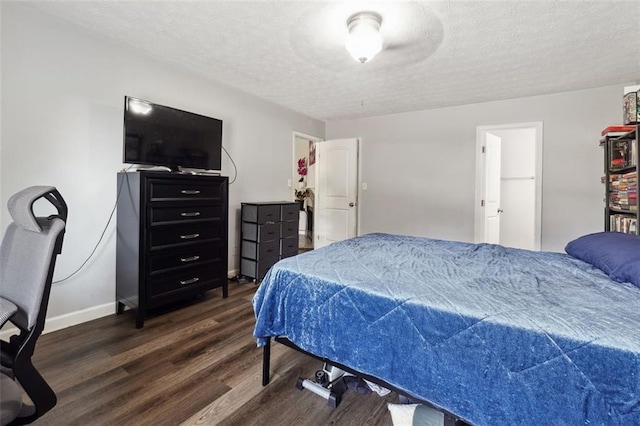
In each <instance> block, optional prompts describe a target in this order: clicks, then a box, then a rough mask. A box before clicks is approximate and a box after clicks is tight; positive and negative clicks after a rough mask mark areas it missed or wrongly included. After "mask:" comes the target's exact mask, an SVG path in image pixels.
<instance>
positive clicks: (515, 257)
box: [253, 233, 640, 426]
mask: <svg viewBox="0 0 640 426" xmlns="http://www.w3.org/2000/svg"><path fill="white" fill-rule="evenodd" d="M609 234H610V235H611V234H612V233H609ZM610 235H609V236H607V235H605V236H604V237H605V238H609V237H610ZM620 235H622V234H620ZM614 237H615V238H617V236H614ZM629 237H632V236H629ZM638 238H640V237H635V239H634V238H633V237H632V238H630V239H629V241H630V244H631V247H632V248H634V247H635V248H640V246H638V245H635V246H634V245H633V244H637V243H638V241H640V240H639V239H638ZM592 240H593V239H592ZM592 240H590V241H589V243H590V244H589V245H586V247H587V249H584V247H583V246H585V245H584V244H582V245H581V246H580V247H578V248H580V250H574V251H576V252H580V251H581V250H582V251H583V252H586V254H585V253H582V252H580V253H579V255H580V256H579V257H582V258H584V259H587V260H589V259H588V258H589V256H592V257H593V258H595V259H596V262H592V263H597V261H598V259H605V260H607V261H608V260H612V261H613V262H614V263H615V262H622V263H623V266H624V265H629V264H631V263H633V259H632V260H631V261H630V260H628V259H626V258H624V256H626V255H629V256H640V250H637V251H635V252H634V253H631V254H629V253H627V254H626V255H620V256H619V255H618V254H614V255H611V256H608V257H607V256H606V255H605V256H603V255H602V254H601V253H598V252H597V251H598V250H603V249H606V248H607V247H608V246H607V245H606V244H602V243H601V242H600V241H599V240H597V239H596V240H595V242H594V241H592ZM623 246H624V245H623ZM592 249H593V250H595V251H590V250H592ZM598 266H599V267H600V268H597V267H595V266H593V265H592V264H591V263H588V262H585V261H584V260H581V259H578V258H576V257H573V256H570V255H568V254H564V253H550V252H533V251H527V250H519V249H510V248H505V247H502V246H499V245H492V244H470V243H462V242H453V241H443V240H433V239H427V238H420V237H408V236H399V235H390V234H369V235H365V236H361V237H357V238H354V239H350V240H345V241H342V242H339V243H334V244H332V245H329V246H327V247H324V248H321V249H318V250H314V251H311V252H307V253H303V254H301V255H298V256H295V257H292V258H288V259H284V260H282V261H280V262H278V263H277V264H276V265H274V266H273V268H272V269H271V270H270V271H269V273H268V274H267V276H266V277H265V278H264V280H263V281H262V283H261V285H260V287H259V289H258V290H257V292H256V294H255V296H254V300H253V304H254V309H255V313H256V326H255V330H254V335H255V337H256V338H257V340H258V345H259V346H262V345H265V344H266V343H267V342H268V341H269V339H270V338H271V337H274V336H279V337H280V338H283V339H286V340H287V341H290V342H292V343H293V344H294V345H295V346H297V347H298V348H301V349H302V350H304V351H306V352H308V353H310V354H313V355H315V356H317V357H320V358H323V359H328V360H333V361H334V362H336V363H339V364H341V365H344V366H348V367H349V368H352V369H354V370H355V371H359V372H362V373H364V374H366V375H369V376H371V377H376V378H379V379H380V380H381V381H383V382H384V383H388V384H390V385H392V386H393V387H394V388H395V389H398V390H399V391H401V392H403V393H405V394H407V395H411V396H414V397H416V398H418V399H421V400H424V401H428V402H430V403H431V404H433V405H435V406H437V407H439V408H442V409H443V410H446V411H448V412H451V413H454V414H455V415H456V416H458V417H459V418H461V419H464V420H465V421H467V422H469V423H472V424H474V425H478V426H480V425H512V424H518V425H587V424H589V425H640V288H638V287H637V286H635V285H634V284H632V283H630V282H618V281H615V280H614V279H612V278H611V276H614V275H615V274H614V273H613V272H612V270H607V268H606V267H603V266H602V265H598ZM636 266H637V270H640V260H638V261H637V265H636ZM625 267H626V266H625ZM619 270H620V268H618V269H616V273H618V274H619ZM605 271H606V272H605ZM636 272H637V271H636V270H635V269H634V270H633V271H632V272H629V271H627V272H626V273H627V274H632V275H633V274H634V273H636ZM614 278H616V279H618V280H621V279H620V277H616V276H614ZM622 278H623V279H622V281H624V280H625V279H627V278H628V277H627V276H624V277H622ZM636 278H638V282H637V283H636V284H637V285H640V274H639V275H638V276H637V277H636V276H632V277H631V280H632V281H633V280H635V279H636Z"/></svg>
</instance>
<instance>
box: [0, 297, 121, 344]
mask: <svg viewBox="0 0 640 426" xmlns="http://www.w3.org/2000/svg"><path fill="white" fill-rule="evenodd" d="M115 312H116V302H111V303H105V304H104V305H98V306H92V307H91V308H86V309H81V310H79V311H75V312H70V313H68V314H63V315H59V316H57V317H52V318H47V319H46V320H45V323H44V330H43V331H42V334H47V333H51V332H52V331H57V330H62V329H63V328H67V327H71V326H73V325H78V324H82V323H84V322H87V321H91V320H94V319H98V318H102V317H106V316H107V315H111V314H114V313H115ZM17 332H18V330H17V329H16V328H15V327H11V328H8V329H6V330H2V331H0V338H2V339H4V340H6V339H8V338H9V337H11V336H12V335H14V334H16V333H17Z"/></svg>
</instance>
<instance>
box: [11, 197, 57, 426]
mask: <svg viewBox="0 0 640 426" xmlns="http://www.w3.org/2000/svg"><path fill="white" fill-rule="evenodd" d="M41 198H44V199H46V200H47V201H49V202H50V203H51V204H53V206H54V207H55V208H56V210H57V211H58V213H57V214H55V215H52V216H49V217H36V216H35V214H34V213H33V204H34V203H35V202H36V201H37V200H39V199H41ZM8 208H9V213H10V214H11V217H12V218H13V223H11V224H10V225H9V226H8V227H7V230H6V232H5V234H4V237H3V239H2V245H0V327H2V326H4V325H5V323H6V322H7V321H9V322H11V323H12V324H13V325H15V326H16V327H17V331H16V334H14V335H13V336H11V338H10V339H9V341H8V342H6V341H4V340H3V341H0V349H1V355H2V357H1V368H0V387H1V388H0V400H1V410H0V411H1V412H0V424H1V425H3V426H4V425H6V424H27V423H31V422H33V421H34V420H36V419H37V418H39V417H40V416H42V415H43V414H44V413H46V412H47V411H49V410H50V409H51V408H53V407H54V406H55V405H56V395H55V393H54V392H53V390H52V389H51V387H50V386H49V385H48V384H47V382H46V381H45V380H44V378H43V377H42V376H41V375H40V373H39V372H38V371H37V370H36V369H35V367H34V366H33V364H32V363H31V357H32V356H33V351H34V349H35V345H36V340H37V339H38V337H40V334H41V333H42V329H43V328H44V321H45V317H46V313H47V305H48V302H49V293H50V291H51V282H52V280H53V270H54V267H55V263H56V257H57V255H58V254H60V252H61V249H62V240H63V237H64V231H65V226H66V221H67V205H66V203H65V201H64V199H63V198H62V196H61V195H60V193H59V192H58V191H57V190H56V188H54V187H52V186H32V187H29V188H26V189H24V190H22V191H20V192H18V193H16V194H14V195H13V196H12V197H11V198H10V199H9V202H8ZM23 391H24V393H26V394H27V396H28V397H29V399H30V400H31V401H30V402H31V403H28V402H26V403H25V402H23V398H22V397H23Z"/></svg>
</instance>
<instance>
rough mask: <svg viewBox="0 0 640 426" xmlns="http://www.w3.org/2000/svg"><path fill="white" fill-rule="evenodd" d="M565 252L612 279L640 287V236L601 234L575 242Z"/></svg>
mask: <svg viewBox="0 0 640 426" xmlns="http://www.w3.org/2000/svg"><path fill="white" fill-rule="evenodd" d="M565 251H566V252H567V253H569V254H570V255H571V256H573V257H577V258H578V259H580V260H583V261H585V262H588V263H590V264H592V265H593V266H595V267H596V268H598V269H600V270H602V271H603V272H604V273H605V274H607V275H608V276H609V277H610V278H611V279H612V280H615V281H618V282H628V283H631V284H634V285H636V286H638V287H640V236H638V235H633V234H623V233H621V232H597V233H595V234H589V235H585V236H582V237H580V238H578V239H575V240H573V241H571V242H570V243H569V244H567V247H565Z"/></svg>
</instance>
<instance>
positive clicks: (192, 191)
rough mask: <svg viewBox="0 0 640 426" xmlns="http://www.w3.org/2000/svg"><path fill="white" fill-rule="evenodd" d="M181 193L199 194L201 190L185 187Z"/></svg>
mask: <svg viewBox="0 0 640 426" xmlns="http://www.w3.org/2000/svg"><path fill="white" fill-rule="evenodd" d="M180 193H181V194H185V195H198V194H199V193H200V191H198V190H197V189H183V190H182V191H180Z"/></svg>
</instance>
